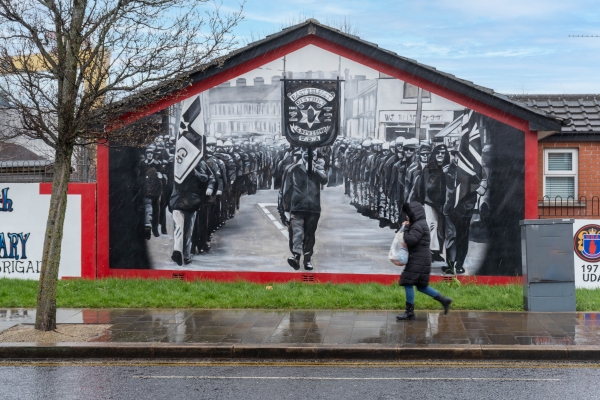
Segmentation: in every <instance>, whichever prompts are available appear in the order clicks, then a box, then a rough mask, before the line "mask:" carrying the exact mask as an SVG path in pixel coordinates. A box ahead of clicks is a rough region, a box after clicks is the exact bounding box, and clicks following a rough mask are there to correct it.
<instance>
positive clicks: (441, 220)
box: [328, 127, 491, 274]
mask: <svg viewBox="0 0 600 400" xmlns="http://www.w3.org/2000/svg"><path fill="white" fill-rule="evenodd" d="M490 151H491V145H486V146H481V138H480V135H479V131H478V130H477V128H476V127H475V129H474V130H469V129H465V130H464V134H463V135H462V136H461V137H460V139H459V140H456V141H455V142H454V143H452V146H451V147H450V148H449V147H448V146H447V145H446V144H444V143H443V142H431V141H419V140H417V139H414V138H412V139H405V138H404V137H398V138H397V139H396V140H394V141H391V142H383V141H381V140H378V139H373V140H371V139H367V140H364V141H362V142H361V141H357V140H354V141H351V140H348V139H345V138H344V139H341V140H338V141H337V142H336V143H335V144H334V145H333V146H332V151H331V169H330V173H329V175H330V179H329V184H328V185H329V186H335V185H341V184H344V185H345V194H346V195H348V196H349V197H350V203H351V204H352V205H354V206H355V207H356V209H357V211H358V212H360V213H362V214H363V215H365V216H368V217H370V218H373V219H378V220H379V226H380V227H381V228H385V227H390V228H392V229H398V228H399V227H400V225H401V224H402V222H403V221H404V220H405V219H406V216H405V215H402V205H403V204H404V203H407V202H413V201H417V202H419V203H421V204H423V206H424V208H425V212H426V219H427V222H428V225H429V228H430V234H431V252H432V261H433V262H434V263H435V262H442V263H443V265H444V266H443V267H442V271H443V272H444V273H449V274H462V273H465V268H464V263H465V259H466V257H467V253H468V250H469V231H470V229H471V228H472V227H473V226H476V225H477V224H480V225H481V221H482V219H483V218H485V217H486V216H487V215H489V191H488V185H489V169H488V164H489V155H490Z"/></svg>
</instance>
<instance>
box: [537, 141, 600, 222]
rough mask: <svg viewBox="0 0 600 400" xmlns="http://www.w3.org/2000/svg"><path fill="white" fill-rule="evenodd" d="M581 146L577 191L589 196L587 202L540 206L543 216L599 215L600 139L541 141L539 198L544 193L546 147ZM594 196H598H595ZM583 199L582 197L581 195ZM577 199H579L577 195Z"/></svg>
mask: <svg viewBox="0 0 600 400" xmlns="http://www.w3.org/2000/svg"><path fill="white" fill-rule="evenodd" d="M560 148H564V149H578V154H579V157H578V161H579V172H578V176H577V179H578V186H579V188H578V193H577V195H578V196H579V197H586V201H585V205H583V204H582V205H581V206H575V207H542V206H540V207H539V208H538V214H540V218H556V217H560V216H573V217H575V218H582V219H586V218H587V219H598V216H599V214H600V142H543V141H542V142H538V176H539V181H538V193H539V197H540V199H539V200H540V202H541V201H542V200H543V196H544V149H560ZM594 196H597V197H598V198H596V199H593V197H594ZM582 200H583V199H582ZM576 201H577V199H576Z"/></svg>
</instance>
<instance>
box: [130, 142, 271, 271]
mask: <svg viewBox="0 0 600 400" xmlns="http://www.w3.org/2000/svg"><path fill="white" fill-rule="evenodd" d="M276 154H277V152H276V151H275V150H274V148H273V147H272V146H267V145H266V144H265V143H260V144H258V143H255V142H248V141H231V140H225V141H221V140H217V139H216V138H215V137H207V138H206V143H205V153H204V156H203V157H202V159H201V160H200V161H199V162H198V163H197V164H196V165H195V167H194V170H193V173H190V174H189V175H188V176H187V177H186V178H185V179H184V181H183V182H181V183H180V184H178V183H175V182H174V178H173V177H174V164H175V162H177V157H178V156H177V154H175V140H174V138H172V137H170V136H169V135H164V136H159V137H157V138H156V140H155V141H154V143H153V144H151V145H149V146H147V147H146V149H145V154H143V155H142V156H140V162H139V174H138V177H139V179H141V180H142V181H143V182H140V187H143V190H144V213H145V219H144V221H145V227H144V228H145V237H146V239H147V240H150V239H151V238H152V236H156V237H158V236H160V234H161V233H162V234H167V223H166V222H167V218H166V214H167V209H168V210H169V211H170V212H171V213H172V215H173V222H174V232H173V235H174V241H175V245H174V247H175V250H174V251H173V255H172V257H171V258H172V259H173V261H175V262H176V263H177V264H178V265H183V264H189V263H190V262H191V255H192V254H203V253H205V252H207V251H209V249H210V247H211V246H210V242H211V240H212V234H213V233H214V232H215V231H216V230H217V229H219V228H220V227H222V226H223V225H224V224H225V222H226V221H227V220H228V219H230V218H233V217H234V216H235V212H236V210H237V209H239V206H240V198H241V196H242V195H244V194H247V195H252V194H255V193H256V191H257V190H260V189H270V188H271V186H272V180H273V178H272V172H273V165H274V159H275V156H276ZM159 226H160V232H159Z"/></svg>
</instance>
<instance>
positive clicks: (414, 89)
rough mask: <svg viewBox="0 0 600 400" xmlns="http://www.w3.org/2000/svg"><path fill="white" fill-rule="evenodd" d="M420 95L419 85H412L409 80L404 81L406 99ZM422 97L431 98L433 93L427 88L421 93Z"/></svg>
mask: <svg viewBox="0 0 600 400" xmlns="http://www.w3.org/2000/svg"><path fill="white" fill-rule="evenodd" d="M418 95H419V87H418V86H415V85H411V84H410V83H408V82H404V98H405V99H416V98H417V97H418ZM421 97H422V98H430V97H431V93H429V92H428V91H427V90H423V93H421Z"/></svg>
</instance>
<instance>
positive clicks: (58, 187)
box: [35, 143, 73, 331]
mask: <svg viewBox="0 0 600 400" xmlns="http://www.w3.org/2000/svg"><path fill="white" fill-rule="evenodd" d="M72 153H73V145H72V144H68V143H67V144H66V143H57V145H56V157H55V161H54V177H53V179H52V195H51V196H50V210H49V212H48V222H47V223H46V234H45V237H44V253H43V255H42V271H41V274H40V281H39V286H38V297H37V314H36V316H35V329H37V330H40V331H51V330H54V329H56V290H57V286H58V267H59V265H60V250H61V246H62V238H63V227H64V222H65V213H66V211H67V188H68V185H69V176H70V174H71V155H72Z"/></svg>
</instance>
